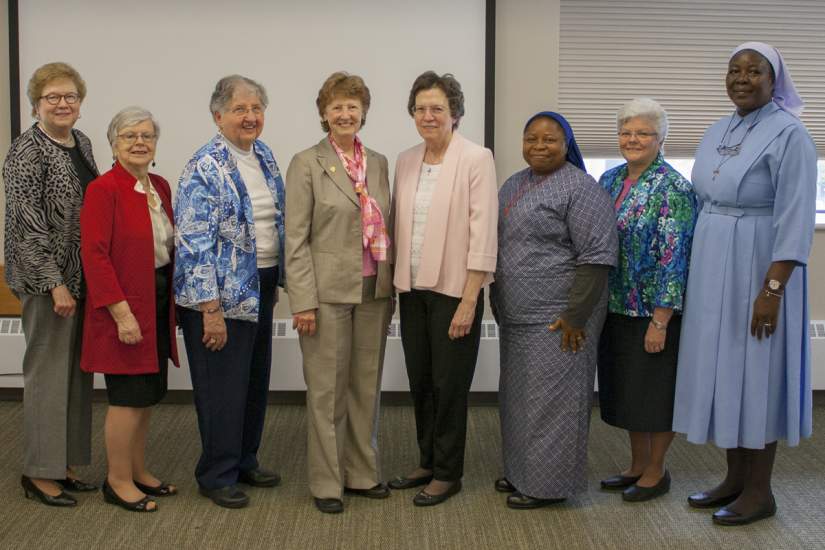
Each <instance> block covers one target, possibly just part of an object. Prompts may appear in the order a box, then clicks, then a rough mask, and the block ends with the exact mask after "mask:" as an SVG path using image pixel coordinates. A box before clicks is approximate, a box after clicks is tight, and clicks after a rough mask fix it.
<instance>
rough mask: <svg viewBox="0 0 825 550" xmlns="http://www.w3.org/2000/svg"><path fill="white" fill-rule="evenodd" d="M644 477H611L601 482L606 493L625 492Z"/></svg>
mask: <svg viewBox="0 0 825 550" xmlns="http://www.w3.org/2000/svg"><path fill="white" fill-rule="evenodd" d="M641 477H642V476H623V475H622V474H619V475H615V476H610V477H609V478H607V479H603V480H602V481H601V485H602V489H604V490H605V491H618V490H619V489H621V490H622V491H624V490H625V489H627V488H628V487H630V486H631V485H633V484H635V483H636V482H637V481H639V479H641Z"/></svg>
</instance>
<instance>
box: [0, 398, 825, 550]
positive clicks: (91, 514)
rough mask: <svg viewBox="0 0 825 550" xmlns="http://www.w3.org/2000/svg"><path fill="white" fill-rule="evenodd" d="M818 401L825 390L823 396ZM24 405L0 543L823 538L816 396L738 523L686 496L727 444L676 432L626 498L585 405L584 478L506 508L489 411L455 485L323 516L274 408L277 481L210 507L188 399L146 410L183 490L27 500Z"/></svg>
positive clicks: (305, 544) (100, 452) (99, 456)
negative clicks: (153, 497) (645, 490)
mask: <svg viewBox="0 0 825 550" xmlns="http://www.w3.org/2000/svg"><path fill="white" fill-rule="evenodd" d="M820 401H821V400H820ZM104 412H105V405H104V404H99V403H98V404H95V408H94V428H93V429H94V434H95V438H94V441H93V463H92V465H91V466H88V467H85V468H82V469H80V473H81V474H82V475H83V477H84V478H87V479H89V480H93V481H96V482H99V481H100V480H101V479H102V478H103V476H104V471H105V455H104V449H103V438H102V422H103V414H104ZM22 424H23V419H22V405H21V403H19V402H0V442H2V443H0V471H2V472H3V474H2V476H0V495H2V498H0V502H2V509H1V511H0V518H1V519H0V548H4V549H6V548H8V549H21V548H44V549H45V548H55V549H75V548H78V549H81V548H82V549H90V548H94V549H97V548H116V549H120V548H128V549H132V548H135V549H137V548H146V549H158V548H164V549H165V548H175V549H177V548H181V549H188V548H203V549H211V548H226V549H234V550H241V549H252V548H273V549H303V548H308V549H333V548H334V549H387V550H389V549H421V550H429V549H433V550H435V549H453V548H456V549H459V548H460V549H465V548H466V549H469V550H482V549H487V548H495V549H499V548H536V549H560V550H561V549H565V550H567V549H577V548H599V549H602V548H604V549H647V548H650V549H681V548H696V549H716V548H722V549H731V550H743V549H746V548H747V549H750V548H756V549H785V548H788V549H790V548H805V549H819V548H825V505H824V504H823V501H825V437H824V436H825V405H822V404H821V403H820V404H818V405H817V406H816V409H815V417H814V425H815V427H816V431H817V432H818V433H816V434H815V435H814V437H813V438H812V439H811V440H807V441H804V442H803V443H802V445H800V446H799V447H797V448H794V449H788V448H785V447H780V449H779V453H778V458H777V463H776V470H775V477H774V484H775V487H774V490H775V494H776V500H777V503H778V506H779V513H778V514H777V516H776V517H775V518H772V519H769V520H766V521H762V522H759V523H758V524H755V525H752V526H748V527H744V528H723V527H716V526H714V525H712V524H711V521H710V513H708V512H703V511H697V510H692V509H690V508H689V507H688V506H687V503H686V501H685V499H686V497H687V496H688V494H690V493H691V492H692V491H694V490H697V489H703V488H707V487H709V486H711V485H712V484H714V483H715V482H716V481H717V479H718V478H719V476H720V475H721V474H722V472H723V471H724V454H723V453H722V452H721V451H719V450H718V449H716V448H714V447H710V446H707V447H703V446H695V445H691V444H689V443H687V442H685V441H684V439H681V438H677V440H676V441H675V443H674V445H673V448H672V451H671V453H670V459H669V467H670V471H671V473H672V475H673V486H672V489H671V492H670V493H669V494H667V495H666V496H664V497H662V498H659V499H657V500H654V501H651V502H647V503H641V504H627V503H623V502H622V500H621V497H620V496H619V495H617V494H611V493H605V492H602V491H600V490H599V488H598V481H599V479H600V478H602V477H606V476H608V475H611V474H613V473H616V472H617V471H619V470H620V469H621V468H622V467H624V466H625V462H626V460H627V457H628V444H627V438H626V436H625V434H624V433H623V432H621V431H619V430H616V429H614V428H611V427H609V426H606V425H605V424H603V423H602V422H601V421H600V420H599V417H598V409H596V410H594V415H593V424H592V430H591V437H590V459H589V475H588V480H589V489H588V491H587V492H586V493H584V494H581V495H579V496H578V497H577V498H575V499H573V500H570V501H568V502H567V503H565V504H562V505H558V506H555V507H551V508H544V509H540V510H534V511H514V510H509V509H507V508H506V507H505V506H504V497H503V496H502V495H500V494H498V493H496V492H495V491H493V488H492V482H493V480H494V479H495V478H496V477H498V476H499V475H500V471H501V458H500V456H501V447H500V436H499V421H498V411H497V409H496V408H495V407H489V406H478V407H473V408H472V409H471V411H470V423H469V435H468V445H467V457H466V475H465V478H464V487H465V488H464V490H463V492H462V493H460V494H459V495H457V496H456V497H454V498H453V499H451V500H450V501H449V502H447V503H445V504H443V505H441V506H437V507H434V508H431V509H420V508H416V507H414V506H413V505H412V503H411V502H410V499H411V498H412V496H413V493H412V492H410V491H406V492H401V491H398V492H394V493H393V495H392V496H391V497H390V498H389V499H387V500H383V501H375V500H368V499H364V498H358V497H348V498H347V499H346V500H345V505H346V510H345V512H344V513H343V514H340V515H337V516H330V515H324V514H321V513H320V512H318V511H317V510H316V509H315V507H314V506H313V504H312V500H311V498H310V496H309V494H308V491H307V486H306V467H305V459H304V457H305V450H306V446H305V429H306V424H305V411H304V408H303V407H301V406H294V405H272V406H270V408H269V411H268V415H267V422H266V429H265V433H264V442H263V446H262V448H261V452H260V457H261V461H262V463H263V464H264V465H265V466H271V467H274V468H276V469H277V470H278V471H280V472H281V473H282V475H283V478H284V482H283V484H282V485H281V486H280V487H278V488H275V489H250V490H249V494H250V496H251V498H252V503H251V505H250V506H249V507H248V508H246V509H244V510H226V509H222V508H218V507H217V506H214V505H213V504H212V503H211V502H210V501H208V500H206V499H204V498H202V497H200V496H199V495H198V494H197V487H196V485H195V481H194V478H193V473H192V472H193V468H194V464H195V461H196V459H197V456H198V454H199V449H200V443H199V439H198V434H197V424H196V419H195V412H194V408H193V407H192V406H191V405H161V406H159V407H158V408H157V409H156V413H155V416H154V418H153V420H152V430H151V440H150V443H149V450H148V452H149V459H150V463H151V465H152V467H153V469H154V471H155V473H156V474H157V475H158V476H160V477H161V478H163V479H164V480H167V481H170V482H175V483H177V484H178V485H179V487H180V490H181V492H180V494H179V495H178V496H175V497H171V498H167V499H161V501H160V510H159V511H158V512H157V513H154V514H136V513H129V512H126V511H124V510H121V509H119V508H117V507H114V506H111V505H108V504H106V503H104V502H103V500H102V498H101V495H100V493H92V494H85V495H80V497H79V500H80V505H79V506H78V507H77V508H74V509H55V508H49V507H46V506H43V505H42V504H40V503H38V502H35V501H31V500H26V499H24V498H23V493H22V489H21V488H20V473H19V472H20V466H19V464H20V461H21V455H22V450H21V447H22V437H21V426H22ZM380 443H381V458H382V461H383V470H384V474H385V476H387V477H392V476H394V475H397V474H399V473H403V472H404V471H406V470H407V469H408V468H409V467H410V466H412V465H413V464H414V463H415V460H416V457H417V454H416V449H415V441H414V426H413V413H412V409H411V408H410V407H408V406H388V407H385V408H384V409H383V412H382V418H381V433H380Z"/></svg>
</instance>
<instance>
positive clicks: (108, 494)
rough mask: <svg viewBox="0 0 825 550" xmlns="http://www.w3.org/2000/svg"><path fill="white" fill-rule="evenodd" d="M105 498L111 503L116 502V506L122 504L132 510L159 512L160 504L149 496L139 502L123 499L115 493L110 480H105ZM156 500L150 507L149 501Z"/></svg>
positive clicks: (121, 505)
mask: <svg viewBox="0 0 825 550" xmlns="http://www.w3.org/2000/svg"><path fill="white" fill-rule="evenodd" d="M103 500H105V501H106V502H108V503H109V504H114V505H116V506H120V507H121V508H123V509H124V510H129V511H130V512H157V511H158V505H157V503H156V502H155V501H154V500H152V499H151V498H149V497H148V496H145V497H143V498H142V499H140V500H138V501H137V502H129V501H128V500H123V499H122V498H120V497H119V496H118V494H117V493H115V491H114V489H112V486H111V485H109V480H108V479H107V480H104V481H103ZM151 502H155V506H154V508H148V506H149V503H151Z"/></svg>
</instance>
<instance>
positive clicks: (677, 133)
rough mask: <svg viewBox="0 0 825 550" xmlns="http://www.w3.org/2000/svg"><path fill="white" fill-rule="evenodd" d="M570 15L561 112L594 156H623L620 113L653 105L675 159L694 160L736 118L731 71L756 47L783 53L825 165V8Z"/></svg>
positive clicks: (583, 11)
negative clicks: (659, 110)
mask: <svg viewBox="0 0 825 550" xmlns="http://www.w3.org/2000/svg"><path fill="white" fill-rule="evenodd" d="M560 13H561V20H560V26H561V32H560V52H559V110H560V112H561V113H562V114H564V116H565V117H567V119H568V120H569V121H570V124H571V125H572V127H573V130H574V132H575V134H576V141H577V142H578V143H579V146H580V147H581V148H582V150H583V153H584V154H585V155H586V156H590V157H607V158H611V157H617V156H619V152H618V148H617V145H616V112H617V111H618V109H619V107H620V106H621V105H622V104H623V103H624V102H625V101H627V100H629V99H632V98H634V97H652V98H653V99H655V100H657V101H658V102H659V103H661V104H662V106H663V107H664V108H665V110H666V111H667V113H668V119H669V122H670V127H669V130H668V137H667V141H666V142H665V149H666V153H667V155H668V156H671V157H693V155H694V152H695V150H696V146H697V145H698V144H699V140H700V139H701V137H702V135H703V134H704V131H705V129H706V128H707V127H708V126H709V125H710V124H711V123H713V122H714V121H715V120H717V119H718V118H720V117H721V116H723V115H726V114H729V113H731V112H732V111H733V109H734V107H733V104H732V103H731V102H730V100H729V99H728V97H727V92H726V91H725V73H726V72H727V62H728V57H729V55H730V52H731V51H732V50H733V48H735V47H736V46H737V45H739V44H741V43H743V42H747V41H760V42H767V43H768V44H771V45H773V46H775V47H777V48H779V50H780V51H781V52H782V55H783V57H784V58H785V61H786V63H787V66H788V68H789V70H790V73H791V76H792V77H793V79H794V82H795V84H796V87H797V90H798V91H799V94H800V96H802V99H803V100H804V101H805V111H804V112H803V114H802V117H801V119H802V121H803V122H804V123H805V125H806V126H807V128H808V131H809V132H810V133H811V135H812V136H813V138H814V141H815V142H816V144H817V150H818V152H819V155H820V156H821V157H822V156H825V2H823V1H822V0H808V1H768V0H749V1H746V2H745V1H741V0H716V1H713V2H705V1H694V2H683V1H675V0H656V1H655V2H654V1H645V0H615V1H609V0H561V12H560Z"/></svg>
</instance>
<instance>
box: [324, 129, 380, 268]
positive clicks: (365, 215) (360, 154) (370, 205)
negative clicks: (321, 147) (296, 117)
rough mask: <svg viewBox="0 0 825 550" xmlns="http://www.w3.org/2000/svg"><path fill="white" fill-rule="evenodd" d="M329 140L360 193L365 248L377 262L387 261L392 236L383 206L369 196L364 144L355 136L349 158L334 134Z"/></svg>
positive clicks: (356, 190)
mask: <svg viewBox="0 0 825 550" xmlns="http://www.w3.org/2000/svg"><path fill="white" fill-rule="evenodd" d="M329 142H330V143H331V144H332V148H333V149H335V152H336V153H338V158H339V159H341V164H343V165H344V170H346V171H347V175H348V176H349V179H350V180H352V186H353V188H354V189H355V194H356V195H358V200H359V201H360V203H361V229H362V234H363V235H364V243H363V244H364V248H365V249H367V248H369V251H370V254H371V255H372V258H373V260H375V261H377V262H383V261H386V259H387V248H389V245H390V238H389V236H388V235H387V228H386V225H385V224H384V216H383V214H382V213H381V207H380V206H378V202H377V201H376V200H375V199H374V198H373V197H370V196H369V191H368V190H367V157H366V155H364V145H363V144H362V143H361V140H360V139H358V136H355V148H354V149H355V152H354V154H353V157H354V158H349V157H347V156H346V155H344V150H343V149H341V148H340V147H339V146H338V144H337V143H335V140H334V139H332V135H330V136H329Z"/></svg>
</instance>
